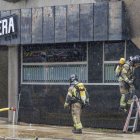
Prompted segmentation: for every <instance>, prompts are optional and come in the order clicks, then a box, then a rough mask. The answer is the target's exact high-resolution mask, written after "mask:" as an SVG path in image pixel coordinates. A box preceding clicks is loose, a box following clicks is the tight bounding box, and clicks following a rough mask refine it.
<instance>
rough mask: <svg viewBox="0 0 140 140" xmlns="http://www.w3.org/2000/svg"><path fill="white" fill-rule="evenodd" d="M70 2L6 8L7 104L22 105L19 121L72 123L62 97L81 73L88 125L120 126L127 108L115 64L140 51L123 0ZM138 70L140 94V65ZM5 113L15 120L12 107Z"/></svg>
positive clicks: (2, 42)
mask: <svg viewBox="0 0 140 140" xmlns="http://www.w3.org/2000/svg"><path fill="white" fill-rule="evenodd" d="M24 2H25V1H24ZM28 2H29V5H30V6H31V5H32V4H31V1H28ZM70 2H71V1H69V2H68V3H66V4H62V5H60V4H57V5H53V4H52V5H51V4H50V5H49V4H48V5H46V6H42V5H41V4H40V5H39V6H37V7H32V6H31V7H29V5H28V7H26V6H23V5H22V3H23V1H19V2H18V3H15V4H19V5H20V4H21V5H20V6H19V8H17V9H14V6H13V8H11V9H7V10H1V12H0V15H1V20H0V23H1V24H0V26H1V30H0V36H1V40H0V45H1V47H0V54H1V55H0V57H1V63H0V64H1V65H0V66H1V70H0V75H1V78H0V82H1V86H0V90H1V96H2V99H1V104H2V106H3V107H4V106H15V107H16V108H17V114H16V121H17V122H27V123H38V124H54V125H70V124H71V121H72V120H71V117H70V114H69V111H68V110H64V108H63V104H64V100H65V96H66V93H67V88H68V86H69V81H68V79H69V76H70V75H71V74H72V73H75V74H77V75H78V77H79V80H80V81H82V82H83V83H85V85H86V87H87V89H88V92H89V95H90V104H91V105H90V107H89V108H88V109H86V110H83V116H82V121H83V124H84V126H85V127H105V128H117V129H121V128H122V127H123V124H124V120H125V116H124V115H123V114H122V113H120V112H118V109H119V98H120V94H119V88H118V82H117V79H116V77H115V75H114V67H115V65H116V64H117V63H118V60H119V58H120V57H125V58H127V59H128V58H129V56H131V55H136V54H140V50H139V49H138V48H137V47H136V46H135V45H134V44H133V43H132V42H131V40H130V39H131V38H130V36H129V32H128V28H127V26H126V20H125V19H126V17H125V11H124V5H123V2H121V1H115V2H108V1H102V2H101V1H100V2H96V3H93V2H90V3H84V2H80V1H78V2H79V3H78V2H77V3H74V2H73V3H70ZM12 5H14V4H12ZM11 7H12V6H11ZM135 74H136V77H137V80H136V87H137V88H136V89H137V94H138V96H139V91H140V86H139V84H138V83H139V81H140V72H139V69H137V70H136V73H135ZM0 116H1V117H8V120H9V121H12V113H11V112H9V113H8V114H6V113H3V114H0ZM112 124H113V125H112Z"/></svg>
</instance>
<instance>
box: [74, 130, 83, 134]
mask: <svg viewBox="0 0 140 140" xmlns="http://www.w3.org/2000/svg"><path fill="white" fill-rule="evenodd" d="M72 133H74V134H82V129H73V130H72Z"/></svg>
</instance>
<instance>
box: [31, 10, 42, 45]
mask: <svg viewBox="0 0 140 140" xmlns="http://www.w3.org/2000/svg"><path fill="white" fill-rule="evenodd" d="M32 43H42V8H33V9H32Z"/></svg>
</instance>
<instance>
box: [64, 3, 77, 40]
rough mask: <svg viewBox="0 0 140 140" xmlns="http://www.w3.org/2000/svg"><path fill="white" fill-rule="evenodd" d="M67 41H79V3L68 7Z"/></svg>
mask: <svg viewBox="0 0 140 140" xmlns="http://www.w3.org/2000/svg"><path fill="white" fill-rule="evenodd" d="M67 41H68V42H72V41H79V5H68V7H67Z"/></svg>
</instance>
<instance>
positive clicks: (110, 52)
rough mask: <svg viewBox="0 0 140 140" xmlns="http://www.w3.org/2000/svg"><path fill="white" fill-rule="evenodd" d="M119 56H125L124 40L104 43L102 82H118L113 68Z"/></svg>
mask: <svg viewBox="0 0 140 140" xmlns="http://www.w3.org/2000/svg"><path fill="white" fill-rule="evenodd" d="M121 57H125V43H124V42H109V43H105V44H104V77H103V82H104V83H116V82H118V81H117V79H116V77H115V73H114V69H115V66H116V64H117V63H118V61H119V59H120V58H121Z"/></svg>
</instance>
